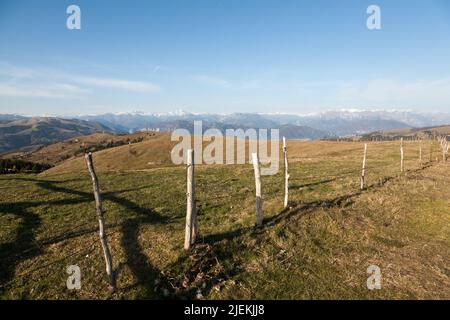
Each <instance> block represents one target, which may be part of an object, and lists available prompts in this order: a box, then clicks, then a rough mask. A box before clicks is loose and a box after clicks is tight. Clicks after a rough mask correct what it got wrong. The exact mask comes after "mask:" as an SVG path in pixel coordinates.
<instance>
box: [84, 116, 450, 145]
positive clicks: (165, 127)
mask: <svg viewBox="0 0 450 320" xmlns="http://www.w3.org/2000/svg"><path fill="white" fill-rule="evenodd" d="M78 118H79V119H83V120H89V121H97V122H100V123H102V124H104V125H105V126H108V127H111V128H114V129H115V130H119V131H120V130H122V131H123V130H127V131H138V130H143V129H146V128H153V129H156V128H159V129H160V130H161V131H169V130H172V129H173V128H179V127H180V125H181V127H183V124H184V125H187V124H188V123H190V124H191V125H192V123H193V121H194V120H202V121H203V122H204V123H206V124H204V127H205V128H209V127H217V128H218V129H220V128H221V127H226V128H230V129H233V128H279V127H280V126H285V127H286V126H290V128H289V129H290V131H291V132H294V131H295V129H298V131H299V134H297V133H296V134H294V136H295V137H290V138H291V139H294V138H295V139H302V138H303V139H308V138H309V139H317V134H318V135H319V136H321V137H322V138H323V137H329V136H351V135H359V134H364V133H369V132H373V131H380V130H390V129H399V128H402V129H403V128H418V127H430V126H438V125H444V124H449V123H450V113H418V112H411V111H361V110H341V111H327V112H322V113H316V114H309V115H295V114H280V113H275V114H255V113H233V114H227V115H222V114H206V113H205V114H194V113H189V112H184V111H178V112H170V113H154V114H146V113H142V112H132V113H117V114H113V113H109V114H102V115H87V116H79V117H78ZM305 127H306V128H305ZM311 129H314V130H315V131H314V134H313V136H309V135H308V134H305V135H303V134H302V133H301V131H311Z"/></svg>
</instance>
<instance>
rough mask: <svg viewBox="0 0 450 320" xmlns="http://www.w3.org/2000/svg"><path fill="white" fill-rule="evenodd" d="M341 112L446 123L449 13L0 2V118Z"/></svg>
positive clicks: (433, 1)
mask: <svg viewBox="0 0 450 320" xmlns="http://www.w3.org/2000/svg"><path fill="white" fill-rule="evenodd" d="M70 4H76V5H78V6H79V7H80V8H81V30H68V29H67V28H66V19H67V17H68V14H66V8H67V7H68V6H69V5H70ZM371 4H376V5H378V6H379V7H380V8H381V23H382V29H381V30H373V31H370V30H368V29H367V27H366V20H367V17H368V14H367V13H366V9H367V7H368V6H369V5H371ZM343 108H345V109H350V108H351V109H412V110H418V111H427V112H433V111H450V2H449V1H446V0H422V1H418V0H408V1H406V0H395V1H378V0H372V1H365V0H345V1H344V0H339V1H338V0H328V1H317V0H314V1H313V0H308V1H300V0H293V1H288V0H281V1H264V0H257V1H250V0H240V1H238V0H203V1H197V0H189V1H184V0H183V1H182V0H178V1H173V0H163V1H152V0H147V1H121V0H120V1H119V0H118V1H106V0H104V1H103V0H95V1H92V0H90V1H84V0H72V1H64V0H54V1H49V0H48V1H31V0H30V1H20V0H0V113H21V114H55V115H75V114H87V113H106V112H120V111H133V110H140V111H144V112H167V111H173V110H176V109H184V110H187V111H191V112H216V113H229V112H288V113H310V112H318V111H322V110H331V109H343Z"/></svg>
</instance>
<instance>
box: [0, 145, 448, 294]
mask: <svg viewBox="0 0 450 320" xmlns="http://www.w3.org/2000/svg"><path fill="white" fill-rule="evenodd" d="M158 139H162V138H161V137H157V138H155V140H149V141H145V142H142V143H140V144H138V145H139V148H140V147H141V146H145V148H144V147H142V149H138V150H136V151H137V152H142V154H141V156H140V157H137V158H136V161H133V158H130V156H129V155H128V151H126V149H122V148H127V147H128V146H124V147H118V148H114V149H109V150H104V151H101V152H98V153H95V154H94V162H95V165H96V166H97V167H98V168H99V169H100V170H99V179H100V184H101V189H102V195H103V198H104V206H105V209H106V222H107V229H108V234H109V241H110V244H111V249H112V255H113V262H114V268H115V269H116V274H117V290H116V291H115V292H113V293H112V292H109V291H108V290H107V281H106V275H105V271H104V269H105V268H104V261H103V258H102V252H101V248H100V245H99V241H98V234H97V221H96V217H95V206H94V202H93V196H92V184H91V181H90V177H89V175H88V173H87V171H86V169H85V168H84V167H83V166H82V165H81V164H80V165H79V164H78V160H69V161H67V162H66V163H64V164H63V165H61V166H60V167H59V169H58V170H56V168H55V171H52V172H48V173H47V175H44V176H42V175H16V176H2V177H0V189H1V190H2V192H1V193H0V223H1V225H2V228H1V230H0V266H1V267H0V296H1V297H2V298H4V299H8V298H25V299H44V298H50V299H63V298H68V299H80V298H88V299H91V298H106V299H122V298H126V299H130V298H150V299H153V298H155V299H163V298H168V297H169V298H203V299H204V298H211V299H224V298H233V299H255V298H270V299H331V298H336V299H355V298H362V299H380V298H394V299H400V298H412V299H425V298H432V299H444V298H445V299H449V298H450V269H449V266H448V261H450V236H449V235H450V229H449V226H450V214H449V213H450V209H449V207H450V198H449V194H450V179H449V178H448V175H447V172H448V165H449V164H447V163H442V162H441V163H436V162H433V163H429V164H427V165H426V166H425V168H423V169H422V168H420V166H419V163H418V144H417V143H414V142H407V143H405V152H406V163H405V166H406V168H407V169H408V172H406V173H405V174H404V175H400V174H399V166H400V164H399V155H398V154H399V149H398V143H394V142H385V143H370V144H369V153H368V163H367V166H368V169H367V182H368V188H367V190H365V191H363V192H361V191H360V190H359V168H360V165H361V156H362V144H361V143H337V142H290V143H289V145H288V147H289V158H290V174H291V181H290V190H291V199H290V207H289V208H288V209H286V210H283V208H282V201H283V176H282V173H281V171H280V173H279V174H278V175H275V176H270V177H263V199H264V204H263V206H264V207H263V209H264V217H265V219H264V226H263V227H262V228H260V229H255V228H254V223H255V213H254V202H255V200H254V177H253V168H252V167H251V165H233V166H225V165H222V166H198V167H197V170H196V182H197V187H196V191H197V201H198V203H197V205H198V207H199V209H200V210H199V230H200V233H201V236H200V238H199V241H198V244H196V245H195V246H194V248H193V250H192V252H190V253H185V252H183V250H182V245H183V239H184V223H185V199H186V195H185V192H186V190H185V187H186V186H185V184H186V175H185V174H186V171H185V168H184V167H178V166H154V167H152V168H146V169H145V170H138V168H139V166H141V165H143V166H146V164H145V162H144V159H145V161H147V163H148V162H154V161H162V160H163V159H164V157H166V156H167V149H168V147H167V146H166V145H165V144H166V143H168V139H166V140H164V139H163V140H161V141H159V143H157V141H158ZM138 145H136V147H137V146H138ZM425 149H426V150H431V147H430V145H426V147H425ZM125 151H126V152H125ZM432 158H434V156H433V157H432ZM115 163H120V168H119V170H121V171H112V170H110V169H115V168H116V167H118V166H119V165H118V164H115ZM136 163H138V164H136ZM108 166H109V167H108ZM115 166H116V167H115ZM63 168H66V169H67V170H68V169H69V168H70V169H71V171H70V172H66V173H63V172H64V171H65V170H63ZM126 168H131V169H133V170H129V171H125V169H126ZM74 264H76V265H78V266H79V267H80V268H81V272H82V288H81V290H80V291H69V290H67V288H66V279H67V276H68V275H67V274H66V272H65V271H66V267H67V266H69V265H74ZM371 264H375V265H378V266H379V267H380V268H381V271H382V276H383V278H382V289H381V290H375V291H370V290H368V289H367V287H366V280H367V277H368V276H369V275H368V274H367V273H366V270H367V267H368V266H369V265H371Z"/></svg>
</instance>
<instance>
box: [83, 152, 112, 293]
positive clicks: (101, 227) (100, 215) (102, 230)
mask: <svg viewBox="0 0 450 320" xmlns="http://www.w3.org/2000/svg"><path fill="white" fill-rule="evenodd" d="M84 157H85V159H86V165H87V168H88V170H89V173H90V174H91V178H92V186H93V188H94V198H95V207H96V209H97V218H98V225H99V234H100V242H101V244H102V248H103V255H104V257H105V263H106V273H107V275H108V280H109V284H110V285H111V287H112V288H114V287H115V281H114V280H115V279H114V275H113V269H112V258H111V252H110V250H109V246H108V239H107V237H106V231H105V222H104V220H103V213H104V211H103V207H102V200H101V197H100V187H99V184H98V178H97V174H96V173H95V169H94V163H93V162H92V153H91V152H89V153H86V154H85V156H84Z"/></svg>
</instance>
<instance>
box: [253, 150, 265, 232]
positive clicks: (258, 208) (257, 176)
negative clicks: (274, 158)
mask: <svg viewBox="0 0 450 320" xmlns="http://www.w3.org/2000/svg"><path fill="white" fill-rule="evenodd" d="M252 161H253V169H254V171H255V186H256V226H258V227H260V226H262V222H263V211H262V198H261V169H260V167H259V157H258V154H257V153H252Z"/></svg>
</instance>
